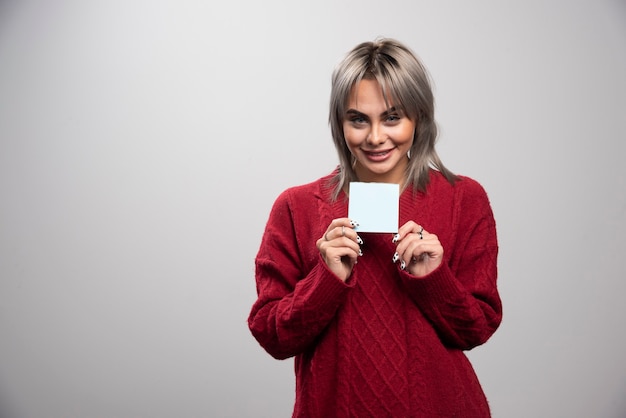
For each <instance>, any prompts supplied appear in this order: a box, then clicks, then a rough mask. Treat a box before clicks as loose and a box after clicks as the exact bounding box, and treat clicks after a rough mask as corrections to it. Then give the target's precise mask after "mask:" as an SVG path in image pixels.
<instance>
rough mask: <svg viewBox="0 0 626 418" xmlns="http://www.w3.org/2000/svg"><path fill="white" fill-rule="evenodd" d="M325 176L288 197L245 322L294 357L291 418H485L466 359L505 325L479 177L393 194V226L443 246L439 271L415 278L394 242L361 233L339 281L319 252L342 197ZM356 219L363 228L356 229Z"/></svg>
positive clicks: (437, 178) (279, 354) (277, 353)
mask: <svg viewBox="0 0 626 418" xmlns="http://www.w3.org/2000/svg"><path fill="white" fill-rule="evenodd" d="M330 178H331V176H327V177H324V178H322V179H319V180H317V181H315V182H313V183H310V184H307V185H303V186H299V187H294V188H291V189H288V190H286V191H285V192H283V193H282V194H281V195H280V196H279V197H278V199H277V200H276V202H275V204H274V206H273V208H272V211H271V213H270V217H269V221H268V223H267V226H266V230H265V234H264V236H263V239H262V243H261V247H260V250H259V252H258V255H257V258H256V283H257V292H258V299H257V301H256V302H255V303H254V305H253V307H252V310H251V313H250V316H249V318H248V325H249V327H250V330H251V332H252V334H253V335H254V337H255V338H256V339H257V341H258V342H259V343H260V344H261V346H263V348H264V349H265V350H266V351H267V352H268V353H269V354H271V355H272V356H274V357H275V358H277V359H286V358H289V357H292V356H295V374H296V400H295V407H294V411H293V416H294V417H320V418H321V417H323V418H329V417H395V418H397V417H428V418H433V417H446V418H450V417H488V416H490V413H489V407H488V405H487V400H486V398H485V395H484V394H483V391H482V389H481V386H480V384H479V382H478V379H477V378H476V375H475V373H474V370H473V368H472V366H471V365H470V363H469V361H468V360H467V358H466V356H465V354H464V353H463V350H469V349H471V348H473V347H475V346H477V345H479V344H482V343H484V342H485V341H487V339H489V337H490V336H491V335H492V334H493V333H494V331H495V330H496V328H497V327H498V325H499V324H500V321H501V317H502V309H501V303H500V298H499V296H498V292H497V288H496V276H497V271H496V270H497V268H496V259H497V253H498V246H497V239H496V229H495V222H494V218H493V214H492V211H491V207H490V205H489V201H488V198H487V195H486V194H485V191H484V190H483V188H482V187H481V186H480V185H479V184H478V183H477V182H476V181H474V180H472V179H470V178H467V177H461V180H459V181H458V182H456V184H455V185H454V186H452V185H451V184H450V183H448V182H447V181H446V180H445V179H444V178H443V176H442V175H441V174H440V173H438V172H437V171H432V172H431V180H430V183H429V186H428V188H427V192H426V193H414V192H413V191H412V190H410V189H407V190H405V191H404V192H403V193H402V194H401V196H400V225H402V224H404V223H405V222H407V221H409V220H413V221H415V222H417V223H418V224H420V225H422V226H423V227H424V228H425V229H426V231H428V232H430V233H434V234H436V235H437V236H438V237H439V240H440V241H441V243H442V245H443V248H444V261H443V263H442V265H441V266H440V267H439V268H438V269H437V270H435V271H433V272H432V273H431V274H429V275H428V276H427V277H424V278H417V277H414V276H412V275H410V274H409V273H408V272H406V271H403V270H400V269H399V267H398V266H397V265H396V264H393V263H392V257H393V254H394V252H395V244H393V243H392V236H393V234H373V233H361V234H360V236H361V238H362V239H363V241H364V244H363V245H362V250H363V256H362V257H359V260H358V264H356V265H355V267H354V269H353V271H352V275H351V276H350V278H349V279H348V280H347V282H345V283H344V282H342V281H341V280H339V278H337V277H336V276H335V275H334V274H333V273H332V272H331V271H330V270H329V269H328V268H327V266H326V264H325V263H324V261H323V260H322V258H321V256H320V254H319V252H318V250H317V248H316V245H315V244H316V241H317V239H319V238H320V237H321V236H322V235H323V234H324V232H325V231H326V228H327V227H328V225H329V224H330V222H331V221H332V220H333V219H335V218H340V217H347V214H348V206H347V198H346V196H345V195H344V194H341V195H340V196H339V198H338V199H337V201H335V202H332V201H331V199H330V195H331V192H332V190H331V187H330V186H329V180H330ZM356 221H358V219H357V220H356Z"/></svg>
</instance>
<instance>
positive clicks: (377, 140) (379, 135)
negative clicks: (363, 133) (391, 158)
mask: <svg viewBox="0 0 626 418" xmlns="http://www.w3.org/2000/svg"><path fill="white" fill-rule="evenodd" d="M386 140H387V139H386V137H385V135H384V132H383V129H381V127H380V126H379V125H378V124H373V125H372V129H371V130H370V132H369V135H367V143H368V144H370V145H374V146H376V145H380V144H383V143H384V142H385V141H386Z"/></svg>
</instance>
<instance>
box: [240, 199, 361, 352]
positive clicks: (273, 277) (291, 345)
mask: <svg viewBox="0 0 626 418" xmlns="http://www.w3.org/2000/svg"><path fill="white" fill-rule="evenodd" d="M302 205H303V203H302V202H298V201H297V200H295V199H294V202H292V201H291V199H290V195H289V191H287V192H284V193H283V194H281V195H280V196H279V197H278V199H277V200H276V202H275V203H274V206H273V208H272V210H271V212H270V217H269V220H268V222H267V225H266V228H265V233H264V235H263V238H262V241H261V247H260V249H259V252H258V254H257V257H256V260H255V265H256V266H255V268H256V270H255V276H256V285H257V294H258V298H257V300H256V302H255V303H254V305H253V306H252V310H251V312H250V315H249V317H248V326H249V328H250V331H251V332H252V334H253V336H254V337H255V338H256V340H257V341H258V342H259V344H260V345H261V346H262V347H263V348H264V349H265V350H266V351H267V352H268V353H269V354H270V355H272V356H273V357H275V358H277V359H285V358H288V357H291V356H294V355H297V354H299V353H301V352H302V351H304V350H306V349H307V348H308V347H309V346H310V345H311V344H312V343H313V342H314V340H315V339H316V338H317V337H318V336H319V335H320V333H322V332H323V331H324V329H325V328H326V327H327V326H328V324H329V323H330V321H331V320H332V319H333V318H334V317H335V314H336V312H337V309H338V308H339V306H340V305H341V304H342V303H343V301H344V300H345V296H346V294H347V291H348V290H349V289H350V287H351V286H350V285H349V284H346V283H344V282H343V281H341V280H340V279H339V278H338V277H337V276H335V275H334V274H333V273H332V272H331V271H330V270H329V269H328V268H327V266H326V264H325V263H324V262H323V260H322V258H321V256H320V255H319V254H317V256H316V258H314V259H315V260H316V262H313V263H306V262H305V261H304V259H305V258H306V256H305V254H307V253H309V254H310V250H311V249H309V248H307V249H302V248H300V245H308V246H310V245H313V246H315V240H316V238H314V237H310V236H304V235H307V231H310V230H311V229H310V225H311V222H315V220H313V219H307V217H306V215H304V214H299V212H297V211H296V210H294V206H295V208H296V209H298V210H306V209H305V208H304V206H302ZM309 209H310V208H309ZM298 214H299V215H300V217H301V219H303V221H305V222H306V223H307V226H306V227H305V228H300V229H298V226H299V225H298V219H300V218H297V215H298ZM309 235H310V233H309ZM313 249H315V248H313ZM307 265H308V266H309V267H306V266H307ZM311 266H312V267H311ZM307 270H308V271H307Z"/></svg>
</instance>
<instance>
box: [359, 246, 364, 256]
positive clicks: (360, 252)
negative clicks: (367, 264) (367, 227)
mask: <svg viewBox="0 0 626 418" xmlns="http://www.w3.org/2000/svg"><path fill="white" fill-rule="evenodd" d="M359 256H361V257H362V256H363V251H362V250H361V249H360V248H359Z"/></svg>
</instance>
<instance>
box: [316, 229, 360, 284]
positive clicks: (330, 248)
mask: <svg viewBox="0 0 626 418" xmlns="http://www.w3.org/2000/svg"><path fill="white" fill-rule="evenodd" d="M357 225H358V224H357V223H356V222H354V221H351V220H350V219H348V218H338V219H334V220H333V221H332V222H331V223H330V225H329V226H328V229H326V232H325V233H324V235H323V236H322V237H321V238H320V239H318V240H317V249H318V250H319V252H320V254H321V255H322V259H323V260H324V262H326V265H327V266H328V268H329V269H330V270H331V271H332V272H333V273H335V275H337V277H339V278H340V279H341V280H342V281H344V282H345V281H346V280H348V277H350V274H352V268H353V267H354V265H355V264H356V262H357V259H358V257H359V256H360V255H362V253H361V247H360V244H363V241H362V240H361V237H359V236H358V235H357V233H356V231H355V230H354V227H355V226H357Z"/></svg>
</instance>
